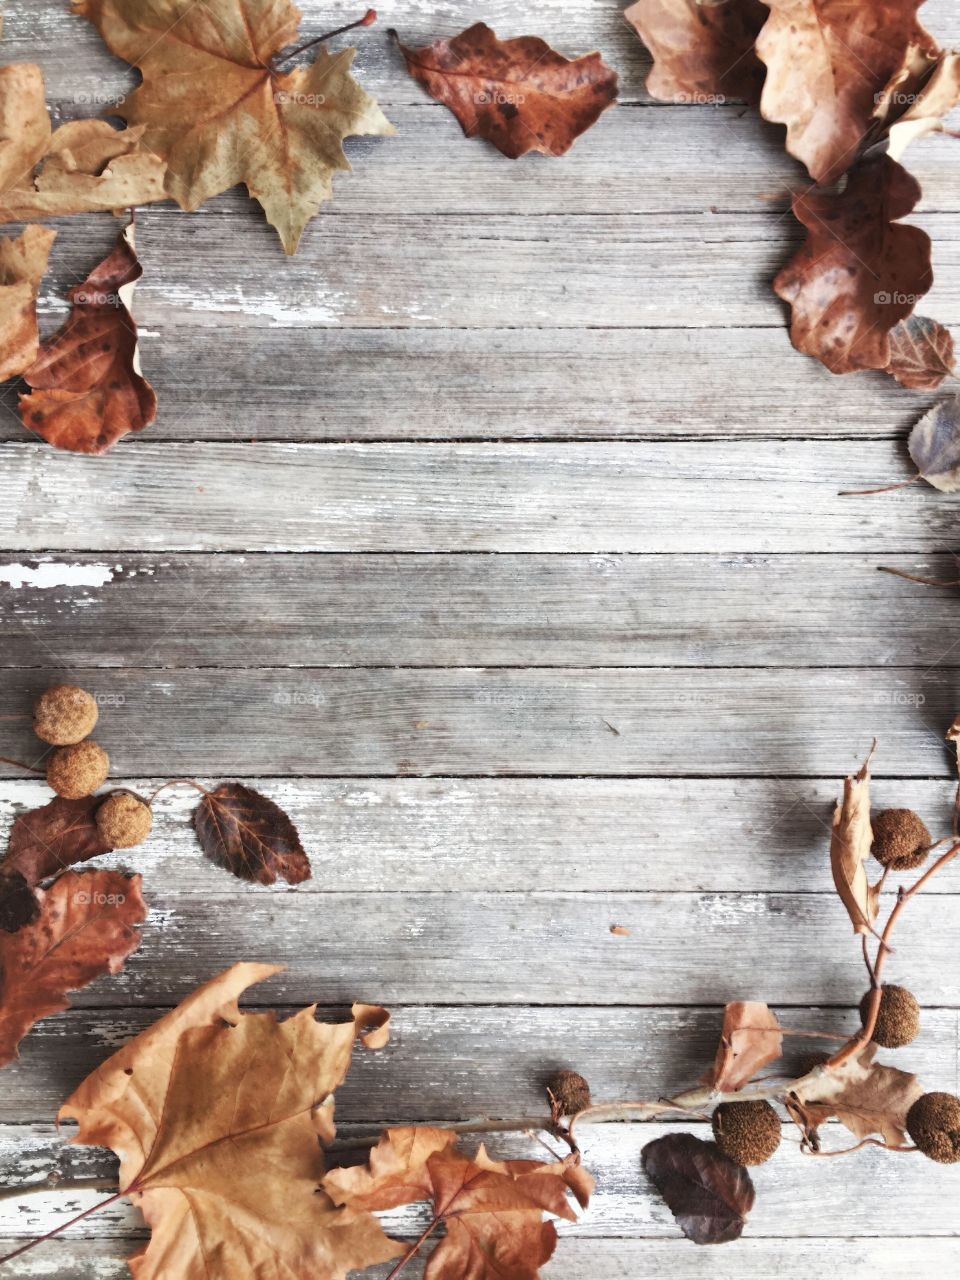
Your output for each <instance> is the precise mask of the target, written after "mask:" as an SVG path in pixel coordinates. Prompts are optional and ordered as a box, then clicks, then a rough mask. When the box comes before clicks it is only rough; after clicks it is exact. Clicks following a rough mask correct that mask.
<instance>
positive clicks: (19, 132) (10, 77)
mask: <svg viewBox="0 0 960 1280" xmlns="http://www.w3.org/2000/svg"><path fill="white" fill-rule="evenodd" d="M49 141H50V117H49V116H48V115H47V108H46V104H45V102H44V100H43V73H42V71H41V70H40V68H39V67H38V66H35V65H34V64H33V63H32V62H14V63H12V64H11V65H10V66H6V67H0V193H2V192H4V191H6V189H7V187H9V186H12V185H13V184H15V183H17V182H20V181H22V180H23V179H24V177H26V176H27V175H29V174H30V172H31V171H32V169H33V166H34V165H35V164H36V163H37V161H38V160H39V159H40V157H41V156H42V155H43V153H44V152H45V151H46V149H47V144H48V143H49Z"/></svg>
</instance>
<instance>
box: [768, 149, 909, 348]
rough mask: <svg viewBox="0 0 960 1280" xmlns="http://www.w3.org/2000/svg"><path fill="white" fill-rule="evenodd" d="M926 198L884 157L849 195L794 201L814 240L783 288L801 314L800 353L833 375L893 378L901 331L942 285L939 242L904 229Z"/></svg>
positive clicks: (781, 281)
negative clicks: (895, 333)
mask: <svg viewBox="0 0 960 1280" xmlns="http://www.w3.org/2000/svg"><path fill="white" fill-rule="evenodd" d="M919 198H920V187H919V186H918V185H917V183H916V181H915V180H914V179H913V178H912V177H911V176H910V174H908V173H907V171H906V169H904V168H902V166H901V165H899V164H897V162H896V161H895V160H891V159H890V158H889V157H888V156H884V155H878V156H875V157H873V158H872V159H869V160H865V161H863V162H862V163H861V164H859V165H858V166H857V168H856V169H854V171H853V172H852V173H851V174H850V176H849V180H848V183H847V186H846V188H845V189H844V190H843V191H841V192H838V193H833V192H827V191H810V192H804V193H802V194H800V195H798V196H796V197H795V199H794V202H793V211H794V214H795V215H796V217H797V218H798V219H799V221H800V222H802V223H803V225H804V226H805V227H806V228H807V238H806V242H805V243H804V245H803V247H802V248H801V249H800V250H799V251H798V252H797V254H796V255H795V256H794V257H793V258H792V259H791V261H790V262H789V263H787V265H786V266H785V267H784V268H783V270H782V271H781V272H780V274H779V275H778V276H777V278H776V280H775V281H774V289H775V290H776V292H777V293H778V294H779V296H780V297H781V298H783V299H784V301H785V302H789V303H790V305H791V307H792V308H793V317H792V323H791V328H790V336H791V339H792V341H793V345H794V346H795V347H796V348H797V350H798V351H803V352H804V353H805V354H807V355H810V356H814V357H816V359H818V360H820V361H821V362H822V363H823V364H825V365H826V367H827V368H828V369H829V370H830V371H831V372H832V373H852V372H854V371H855V370H858V369H885V368H886V367H887V366H888V365H889V363H890V359H891V350H890V333H891V330H893V329H894V328H895V327H896V325H897V324H899V322H900V321H901V320H903V319H905V318H906V317H907V316H909V315H910V314H911V312H912V311H913V309H914V307H915V306H916V304H917V302H918V301H919V299H920V298H921V297H922V296H923V294H925V293H926V292H927V291H928V289H929V288H930V287H931V285H932V284H933V271H932V269H931V265H930V256H931V250H930V237H929V236H928V235H927V234H926V232H925V231H921V230H920V229H919V227H905V226H902V225H901V224H900V223H899V219H900V218H903V217H905V216H906V215H907V214H908V213H910V212H911V210H912V209H913V208H914V206H915V205H916V203H917V201H918V200H919Z"/></svg>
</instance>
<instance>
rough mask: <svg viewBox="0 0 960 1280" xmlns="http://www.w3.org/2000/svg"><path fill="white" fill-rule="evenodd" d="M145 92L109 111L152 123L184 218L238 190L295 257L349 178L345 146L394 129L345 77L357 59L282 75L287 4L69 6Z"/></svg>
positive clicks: (155, 147) (123, 1) (347, 54)
mask: <svg viewBox="0 0 960 1280" xmlns="http://www.w3.org/2000/svg"><path fill="white" fill-rule="evenodd" d="M73 8H74V12H75V13H79V14H82V15H83V16H84V17H86V18H89V19H90V21H91V22H92V23H93V24H94V26H95V27H96V28H97V30H98V31H99V32H100V34H101V36H103V38H104V40H105V41H106V43H107V44H108V45H109V47H110V48H111V49H112V50H113V52H114V53H115V54H117V56H118V57H120V58H123V59H124V60H125V61H126V62H129V63H130V64H131V65H132V66H136V67H138V68H139V69H140V71H141V72H142V74H143V83H142V84H141V85H140V87H139V88H137V89H135V90H134V91H133V93H131V94H130V96H129V97H128V98H126V99H125V100H124V101H123V102H122V103H120V104H119V106H117V107H115V108H111V113H112V114H114V115H118V116H120V117H121V118H123V119H124V120H126V121H127V122H128V124H132V125H143V126H145V133H144V136H143V140H144V143H145V145H146V146H147V147H149V148H150V150H152V151H154V152H156V154H157V155H159V156H160V157H161V158H162V159H163V160H164V161H165V162H166V164H167V174H166V179H165V186H166V190H167V194H168V195H171V196H173V198H174V199H175V200H176V201H177V202H178V204H180V205H181V207H182V208H184V209H196V208H198V207H199V206H200V205H201V204H202V203H203V202H204V200H208V199H209V198H210V197H211V196H215V195H217V194H218V193H219V192H221V191H226V190H227V188H228V187H233V186H236V185H237V183H240V182H243V183H245V184H246V186H247V190H248V191H249V192H250V194H251V196H253V197H254V199H256V200H259V201H260V204H261V205H262V206H263V209H264V212H265V213H266V216H267V219H268V221H269V222H270V223H272V225H273V226H274V227H276V229H277V231H278V232H279V234H280V239H281V240H282V242H283V247H284V249H285V250H286V252H287V253H294V252H295V250H296V247H297V242H298V241H299V239H300V235H301V232H302V231H303V228H304V226H305V225H306V224H307V222H308V221H309V219H310V218H312V217H313V215H314V214H315V213H316V212H317V210H318V209H319V208H320V205H321V204H322V203H323V202H324V201H325V200H328V199H330V197H331V196H332V194H333V186H332V179H333V175H334V173H335V172H336V171H337V170H338V169H346V170H349V168H350V165H349V163H348V162H347V158H346V156H345V155H344V153H343V146H342V145H341V144H342V142H343V139H344V138H346V137H347V136H349V135H360V134H379V135H386V134H391V133H393V132H395V130H394V129H393V126H392V125H391V124H390V122H389V121H388V120H387V119H386V118H385V117H384V115H383V114H382V112H381V111H380V109H379V107H378V106H377V104H376V102H374V100H373V99H372V98H371V97H369V96H368V95H367V94H366V93H364V91H363V90H362V89H361V88H360V86H359V85H358V84H357V82H356V81H355V80H354V79H353V78H352V77H351V75H350V64H351V63H352V61H353V55H354V53H355V52H356V51H355V50H353V49H346V50H343V51H342V52H340V53H337V54H330V53H328V52H327V50H326V49H325V48H323V47H321V48H320V49H319V52H318V53H317V56H316V59H315V61H314V62H313V63H312V64H311V65H310V66H308V67H298V68H295V69H294V70H292V71H285V72H278V71H275V70H274V69H273V65H272V63H273V60H274V59H276V57H277V55H278V54H279V53H280V51H281V50H282V49H285V48H287V47H288V46H289V45H291V44H293V43H294V41H295V40H296V35H297V26H298V24H299V20H300V14H299V11H298V10H297V9H296V8H294V6H293V5H292V4H291V3H290V0H219V2H218V3H217V5H216V11H215V12H214V11H213V10H212V9H211V8H210V6H209V5H202V4H196V3H195V0H152V3H151V4H149V5H144V4H143V3H142V0H73Z"/></svg>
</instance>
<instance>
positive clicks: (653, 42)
mask: <svg viewBox="0 0 960 1280" xmlns="http://www.w3.org/2000/svg"><path fill="white" fill-rule="evenodd" d="M768 13H769V10H768V9H767V6H766V5H765V4H761V3H760V0H712V2H711V3H707V4H702V3H700V0H679V2H678V0H636V3H634V4H632V5H631V6H630V7H629V9H626V10H624V15H623V16H624V17H625V18H626V20H627V22H629V23H630V25H631V26H632V27H633V28H634V30H635V31H636V33H637V35H638V36H639V37H640V39H641V40H642V41H643V43H644V44H645V45H646V46H647V48H648V49H649V50H650V53H651V55H652V57H653V70H652V71H651V72H650V75H649V77H648V78H647V89H648V90H649V91H650V93H651V94H652V95H653V96H654V97H655V98H660V99H661V100H662V101H665V102H718V101H723V100H724V99H727V98H741V99H742V100H743V101H744V102H749V103H758V102H759V101H760V92H761V90H762V88H763V77H764V75H765V74H766V68H765V67H764V65H763V63H762V62H761V61H760V59H759V58H758V57H757V54H756V51H755V49H754V45H755V43H756V39H757V36H758V35H759V34H760V29H761V27H762V26H763V24H764V22H766V20H767V16H768Z"/></svg>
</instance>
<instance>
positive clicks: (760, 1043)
mask: <svg viewBox="0 0 960 1280" xmlns="http://www.w3.org/2000/svg"><path fill="white" fill-rule="evenodd" d="M782 1053H783V1032H782V1031H781V1030H780V1023H779V1022H778V1021H777V1018H776V1015H775V1014H774V1013H773V1012H772V1011H771V1010H770V1009H769V1008H768V1007H767V1005H765V1004H764V1003H763V1002H762V1001H759V1000H737V1001H735V1002H734V1003H732V1004H728V1005H727V1007H726V1008H725V1009H724V1011H723V1030H722V1031H721V1032H720V1043H719V1045H718V1046H717V1056H716V1059H715V1061H714V1064H713V1067H712V1069H711V1070H710V1071H709V1072H708V1073H707V1075H706V1076H705V1077H704V1081H703V1083H704V1084H709V1085H712V1086H713V1088H714V1089H716V1090H718V1092H720V1093H727V1092H730V1091H732V1090H736V1089H742V1088H743V1086H744V1085H745V1084H747V1083H748V1082H749V1081H750V1080H752V1079H753V1077H754V1076H755V1075H756V1074H757V1072H758V1071H759V1070H761V1068H763V1067H765V1066H766V1065H767V1063H768V1062H775V1061H776V1060H777V1059H778V1058H779V1057H780V1056H781V1054H782Z"/></svg>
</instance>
